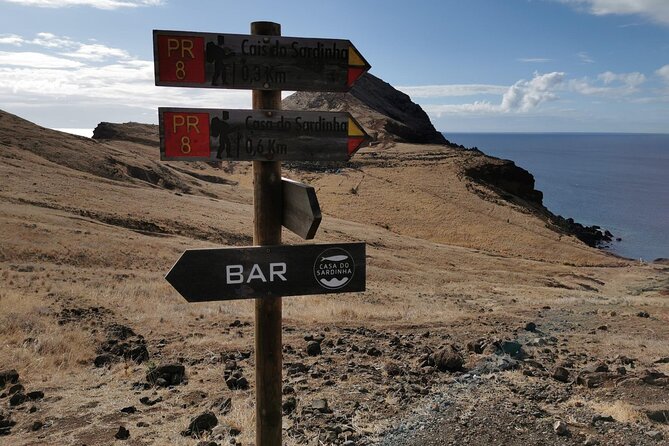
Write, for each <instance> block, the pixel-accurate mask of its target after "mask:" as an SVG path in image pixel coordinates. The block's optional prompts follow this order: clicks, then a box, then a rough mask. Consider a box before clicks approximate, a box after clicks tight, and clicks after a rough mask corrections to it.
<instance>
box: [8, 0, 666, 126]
mask: <svg viewBox="0 0 669 446" xmlns="http://www.w3.org/2000/svg"><path fill="white" fill-rule="evenodd" d="M255 20H270V21H275V22H279V23H281V24H282V28H283V34H284V35H289V36H300V37H323V38H343V39H350V40H351V41H352V42H353V43H354V44H355V45H356V47H357V48H358V49H359V50H360V52H361V53H362V54H363V55H364V56H365V58H366V59H367V60H368V61H369V62H370V63H371V65H372V70H371V72H372V73H373V74H375V75H376V76H378V77H380V78H382V79H384V80H385V81H387V82H389V83H390V84H392V85H393V86H395V87H396V88H398V89H401V90H402V91H405V92H406V93H407V94H409V95H410V96H411V97H412V98H413V100H414V101H415V102H417V103H419V104H420V105H421V106H422V107H423V108H424V109H425V110H426V111H427V112H428V114H429V115H430V117H431V119H432V121H433V122H434V124H435V127H437V129H439V130H442V131H447V132H478V131H493V132H497V131H511V132H552V131H592V132H664V133H667V132H669V0H466V1H465V0H440V1H436V0H435V1H414V2H407V1H395V0H385V1H381V0H378V1H372V0H356V1H349V0H338V1H333V2H321V1H318V2H316V1H293V0H283V1H253V0H246V1H228V0H217V1H181V0H61V1H57V0H0V79H2V81H1V82H0V109H3V110H6V111H9V112H11V113H14V114H18V115H19V116H21V117H24V118H26V119H29V120H31V121H33V122H36V123H38V124H40V125H43V126H46V127H52V128H93V127H95V125H96V124H97V123H98V122H100V121H112V122H127V121H139V122H149V123H155V122H157V107H158V106H181V107H220V108H226V107H227V108H250V93H249V92H245V91H214V90H212V89H202V90H198V89H186V88H166V87H155V86H154V85H153V60H152V58H153V54H152V36H151V31H152V30H153V29H172V30H184V31H203V32H219V33H240V34H245V33H248V31H249V23H250V22H252V21H255Z"/></svg>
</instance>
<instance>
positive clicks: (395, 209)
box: [0, 112, 669, 445]
mask: <svg viewBox="0 0 669 446" xmlns="http://www.w3.org/2000/svg"><path fill="white" fill-rule="evenodd" d="M154 128H155V127H143V126H139V127H138V126H126V127H121V130H123V132H125V133H124V136H123V138H122V139H121V140H118V139H113V138H114V137H112V139H109V138H108V139H102V140H98V141H95V140H90V139H86V138H80V137H76V136H71V135H66V134H63V133H59V132H54V131H50V130H46V129H43V128H40V127H38V126H35V125H33V124H31V123H29V122H27V121H24V120H22V119H20V118H18V117H15V116H12V115H10V114H8V113H4V112H2V113H0V178H2V179H3V180H2V181H1V182H0V277H1V278H2V285H3V286H2V289H0V337H1V338H2V339H3V342H2V345H1V346H0V381H2V383H1V384H0V388H2V390H0V434H3V435H0V444H3V445H4V444H11V445H42V444H45V443H51V444H115V443H116V442H117V440H116V439H115V435H116V434H118V432H119V427H120V426H124V427H125V428H127V429H128V430H129V435H130V437H129V439H128V440H126V443H127V444H132V445H150V444H156V445H159V444H160V445H162V444H177V445H196V444H198V442H199V441H200V439H196V438H192V437H190V436H183V435H181V432H182V431H184V430H185V429H186V427H187V426H188V424H189V421H190V419H191V418H192V417H194V416H195V415H198V414H200V413H203V412H204V411H207V410H209V411H211V412H212V413H214V415H215V416H216V417H217V420H218V423H219V425H218V426H217V427H216V428H215V429H214V432H213V433H208V432H205V433H203V435H202V437H203V438H206V439H211V440H213V441H215V442H216V443H218V444H231V443H230V442H231V439H232V438H234V439H235V444H238V443H241V444H244V445H248V444H250V443H252V442H253V429H254V420H253V413H254V409H253V401H254V385H253V382H254V374H253V370H254V358H253V326H252V324H253V302H250V301H228V302H213V303H205V304H187V303H185V301H183V299H182V298H181V297H180V296H178V295H177V294H176V293H175V292H174V291H173V290H172V289H171V288H170V287H169V286H168V285H167V284H166V282H165V281H164V279H163V276H164V274H165V273H166V272H167V270H168V269H169V268H170V266H171V265H172V264H173V262H174V261H175V260H176V259H177V258H178V256H179V255H180V253H181V252H182V251H183V250H184V249H187V248H195V247H205V246H209V247H210V246H221V245H249V244H250V243H251V233H252V229H251V227H252V222H251V199H252V197H251V191H250V183H251V178H250V165H249V164H248V163H236V164H224V165H222V166H210V165H208V164H200V163H160V162H159V161H157V159H158V150H157V141H154V142H153V143H150V144H144V142H146V141H148V140H150V138H152V136H151V135H152V134H153V135H155V133H154V132H153V129H154ZM133 132H135V133H133ZM136 133H139V136H141V138H148V139H137V138H135V137H134V136H133V135H136ZM147 135H148V136H147ZM495 162H498V161H494V160H490V159H489V158H486V157H484V156H483V155H481V154H479V153H476V152H468V151H462V150H456V149H453V148H449V147H447V146H443V145H427V146H425V145H421V146H417V145H409V144H395V143H392V144H391V143H388V144H386V145H384V150H383V151H375V150H374V148H366V149H364V150H362V151H361V152H360V153H359V155H357V156H356V158H355V159H354V160H353V162H352V163H351V164H350V165H348V166H344V167H341V168H339V169H338V170H332V171H328V170H326V171H318V172H316V171H305V170H300V171H297V170H289V169H285V170H284V174H285V175H286V176H289V177H292V178H296V179H302V180H305V181H307V182H309V183H311V184H313V185H314V186H316V187H317V190H318V191H317V193H318V198H319V200H320V202H321V207H322V208H323V213H324V219H323V224H322V226H321V228H320V230H319V233H318V235H317V237H316V242H328V241H354V240H363V241H365V242H367V244H368V291H366V292H365V293H361V294H342V295H337V296H336V297H324V296H305V297H296V298H286V299H285V300H284V328H285V329H284V346H285V347H284V385H285V386H286V389H285V393H286V395H285V402H286V408H285V410H286V415H285V417H284V428H285V435H284V438H285V442H286V444H315V443H314V441H318V439H319V438H320V442H321V444H345V442H346V441H353V442H354V444H358V445H365V444H375V443H379V442H381V441H384V440H383V439H384V438H387V439H388V440H387V441H389V442H391V441H400V443H399V444H407V443H408V442H409V439H407V437H402V435H407V432H409V433H411V431H412V429H414V428H412V427H410V426H413V425H412V424H410V423H413V422H414V421H410V420H413V418H411V417H417V418H416V421H415V422H416V423H419V424H420V423H425V421H424V419H423V418H421V416H420V414H421V410H422V409H423V408H425V407H428V406H429V405H431V404H432V403H436V404H438V405H440V404H442V403H443V402H449V404H448V405H447V406H448V407H449V408H452V411H450V412H449V410H451V409H448V410H446V409H445V408H444V409H443V410H442V409H439V411H441V412H438V413H439V414H440V415H441V416H443V417H445V419H448V420H455V419H457V420H464V419H465V418H466V419H467V420H471V421H469V422H470V423H471V424H469V425H470V426H472V429H473V430H472V432H473V433H472V434H471V435H469V436H465V437H463V436H462V435H460V437H461V438H470V439H471V440H470V442H469V443H468V444H476V442H475V439H476V438H477V436H476V432H477V431H476V429H480V431H479V432H480V434H481V435H483V434H486V435H493V432H494V431H491V430H489V429H486V428H485V427H486V423H485V422H484V421H481V422H479V421H478V420H486V419H488V418H486V417H489V416H490V414H488V413H487V412H483V411H477V409H476V401H477V399H479V398H481V396H480V395H478V394H477V393H476V392H474V391H471V392H468V391H466V389H467V388H468V386H473V385H475V384H472V376H480V375H481V373H480V372H479V371H478V370H483V369H480V368H479V367H487V366H486V364H489V363H490V364H493V366H492V368H488V369H485V370H487V372H486V376H487V377H488V378H486V380H487V381H486V383H489V384H486V385H490V386H491V387H489V389H491V391H490V392H487V393H486V395H487V398H490V401H491V407H497V408H498V410H503V408H504V407H506V406H504V405H503V404H506V402H509V404H510V401H514V402H515V403H516V404H517V405H519V406H522V407H528V409H527V410H528V411H529V412H527V413H529V414H534V413H540V414H542V416H541V417H534V415H532V417H529V418H528V417H526V416H525V415H523V414H525V412H519V413H518V416H519V417H525V418H527V420H528V421H527V422H526V424H524V425H523V428H524V429H525V431H523V432H525V433H524V434H523V435H520V434H518V435H516V436H514V435H512V434H508V435H506V436H500V437H499V438H500V443H499V444H502V440H501V439H503V443H504V444H511V445H515V444H527V443H530V444H533V442H534V443H537V442H540V441H542V440H543V439H544V438H546V435H550V436H551V437H550V438H554V436H555V435H556V434H554V433H552V432H551V430H550V429H551V426H552V423H553V422H554V421H556V420H558V419H560V420H564V421H565V422H568V423H569V428H570V432H571V433H572V437H569V438H571V439H573V441H574V444H577V443H576V441H577V440H578V441H580V443H578V444H581V443H582V442H583V441H584V440H585V437H583V439H582V440H583V441H581V437H580V436H579V435H581V434H583V435H584V436H586V435H588V436H594V437H595V439H598V441H600V444H628V443H629V442H630V441H632V440H633V439H634V441H636V444H661V441H662V439H663V438H668V437H667V435H668V434H669V432H668V430H667V428H666V424H663V423H662V422H657V421H652V420H651V419H649V418H648V416H647V413H648V412H649V411H650V412H652V411H653V410H656V411H657V410H660V411H661V410H664V408H665V406H666V394H667V393H666V392H667V387H666V384H663V383H664V381H662V380H663V379H664V378H662V374H663V373H669V369H668V368H667V367H668V365H667V364H666V363H664V362H658V363H655V361H657V360H658V359H661V358H663V357H667V356H669V349H668V348H667V345H669V343H668V342H667V339H669V332H668V329H667V327H668V326H669V324H667V322H669V310H668V307H667V299H668V298H669V279H668V274H667V272H668V270H667V267H666V266H662V265H637V264H634V263H632V262H628V261H624V260H621V259H617V258H614V257H611V256H609V255H606V254H603V253H602V252H600V251H598V250H595V249H592V248H589V247H587V246H586V245H584V244H583V243H581V242H580V241H578V240H577V239H575V238H573V237H570V236H565V235H563V234H561V233H560V232H556V231H554V230H552V229H550V228H548V227H546V224H547V223H546V221H545V220H543V219H542V218H541V216H540V215H536V214H535V213H533V211H532V210H531V206H530V207H528V206H525V205H524V204H523V202H524V201H525V202H527V199H528V197H524V198H523V197H522V196H521V195H524V194H523V193H521V192H519V195H518V196H512V197H508V196H504V195H505V193H504V192H501V191H500V190H499V189H496V188H493V187H488V186H486V185H482V184H481V183H478V182H476V181H473V180H472V179H471V178H470V177H469V176H467V175H466V171H467V169H469V168H471V167H472V166H478V165H480V164H481V163H484V164H485V163H495ZM530 198H531V197H530ZM284 241H285V242H286V243H304V242H303V241H301V240H299V239H297V237H296V236H294V235H291V234H289V233H287V232H285V231H284ZM640 312H641V313H643V312H645V313H646V314H647V315H648V317H639V316H637V314H639V313H640ZM531 321H532V322H534V323H536V325H537V326H538V331H537V332H525V330H524V329H523V328H524V327H525V325H526V323H528V322H531ZM603 326H606V329H603V328H601V327H603ZM314 338H316V339H319V340H320V342H321V348H322V352H321V354H319V355H317V356H309V355H308V354H307V352H306V346H307V341H306V340H305V339H314ZM479 339H482V340H483V341H481V346H482V348H481V349H480V351H481V352H480V353H478V352H479V350H478V349H476V348H474V349H473V350H471V351H470V350H469V348H468V343H469V342H470V341H477V340H479ZM537 339H538V340H537ZM504 340H517V341H518V342H520V343H521V344H522V346H523V351H524V356H523V357H519V356H517V355H516V356H514V357H513V358H511V357H508V355H504V354H503V351H501V350H499V348H498V347H500V346H502V345H503V344H502V341H504ZM449 345H454V346H455V348H456V350H457V352H458V355H460V356H461V357H462V359H463V361H464V363H463V367H464V370H463V371H457V372H449V371H440V370H439V367H438V365H437V363H436V362H435V358H437V357H438V355H437V353H438V352H440V351H442V349H443V348H445V347H447V346H449ZM447 348H451V347H447ZM144 352H146V353H144ZM622 357H627V358H632V359H633V361H632V362H625V361H626V360H624V359H622ZM100 358H102V359H100ZM507 358H508V359H509V360H511V359H513V361H516V362H515V363H514V367H512V368H513V370H509V371H504V370H503V367H500V366H495V364H498V361H506V360H507ZM96 359H97V360H98V362H101V361H103V360H104V361H108V363H107V364H100V365H102V366H101V367H96V365H95V362H96ZM598 360H599V361H603V362H605V363H606V365H607V367H608V370H609V372H606V374H605V375H597V379H601V381H600V383H601V385H598V386H596V387H592V388H590V387H589V386H588V385H582V384H577V375H578V374H579V373H581V374H583V373H586V375H587V373H589V372H582V369H583V368H585V367H586V366H588V365H589V364H590V363H593V362H596V361H598ZM563 361H571V363H570V364H569V365H568V367H567V371H568V373H569V376H570V378H569V380H568V382H566V383H563V382H560V381H556V380H555V379H553V378H551V377H550V375H551V373H552V370H553V368H554V367H556V366H557V365H558V364H561V363H562V362H563ZM166 362H169V363H174V362H176V363H179V364H181V365H183V366H184V367H185V379H184V380H181V381H179V380H177V381H175V383H174V385H172V386H170V387H159V386H157V387H156V386H154V385H152V384H150V383H149V382H147V378H146V374H147V372H148V371H149V370H151V369H153V367H155V366H156V365H159V364H162V363H166ZM620 367H623V368H624V369H625V371H626V373H627V375H625V376H623V375H621V373H622V372H620V370H617V369H619V368H620ZM11 369H14V370H16V371H17V373H18V378H17V379H16V380H15V379H14V378H12V376H13V375H12V374H7V373H5V374H3V372H7V371H9V370H11ZM649 369H655V370H656V371H657V374H656V375H652V376H655V378H653V379H654V381H653V379H651V378H648V376H649V375H647V373H646V371H647V370H649ZM233 373H238V374H241V375H242V376H243V377H244V378H246V380H247V381H248V382H249V383H250V384H249V386H248V388H247V387H245V386H243V385H237V384H227V385H226V384H225V381H226V380H228V381H229V380H230V376H231V375H232V374H233ZM526 373H527V374H526ZM597 373H604V372H597ZM530 375H531V376H530ZM625 377H626V378H625ZM591 379H594V378H592V377H591ZM644 379H645V380H644ZM648 380H651V381H652V382H653V383H652V384H649V383H648V382H647V381H648ZM13 381H18V384H20V385H21V386H23V387H22V388H18V387H15V384H14V382H13ZM456 381H457V383H459V384H457V385H456ZM623 381H625V382H626V384H624V386H629V387H623V385H622V384H619V383H621V382H623ZM230 382H231V383H232V381H230ZM235 382H237V381H235ZM500 383H501V384H500ZM538 386H539V387H541V386H543V387H541V388H545V389H546V391H545V392H544V393H541V394H540V395H539V396H538V397H537V396H536V392H535V393H532V392H530V391H529V390H528V389H530V388H537V387H538ZM449 389H460V390H462V391H461V392H460V393H458V397H457V398H458V399H457V400H456V399H455V396H453V394H450V393H449ZM463 389H464V390H463ZM492 389H496V391H497V393H495V392H493V391H492ZM511 389H516V390H515V391H513V390H511ZM518 389H520V390H518ZM40 392H41V393H40ZM509 392H510V393H513V395H514V397H513V399H508V398H507V397H506V395H508V393H509ZM514 392H515V393H514ZM15 395H19V396H15ZM546 395H548V396H546ZM449 398H450V399H449ZM228 399H229V402H228ZM322 399H326V400H327V405H326V406H325V407H324V406H323V402H322V401H321V400H322ZM493 403H494V404H493ZM426 405H427V406H426ZM430 407H431V406H430ZM438 407H442V406H438ZM444 407H445V406H444ZM575 408H577V409H578V416H577V417H572V414H575V413H577V412H575ZM121 409H123V411H121ZM659 413H663V412H659ZM412 414H413V415H412ZM466 414H469V415H466ZM607 414H610V415H611V416H612V417H613V418H614V419H615V422H604V423H608V424H606V425H604V428H601V426H602V422H599V425H596V426H594V427H590V426H588V425H586V424H584V423H583V420H584V419H590V418H592V416H594V415H607ZM465 415H466V416H465ZM463 417H464V418H463ZM588 417H590V418H588ZM431 418H434V419H435V420H437V419H438V417H431ZM525 418H524V419H525ZM407 420H409V421H407ZM407 423H409V424H407ZM477 423H478V424H477ZM450 424H453V423H450ZM450 424H449V425H450ZM425 426H426V432H433V431H432V430H431V429H432V426H431V425H429V426H428V425H427V424H425ZM440 426H441V425H436V427H435V429H437V430H438V429H443V427H440ZM475 426H479V427H475ZM402 429H404V430H402ZM416 429H417V428H416ZM449 429H450V428H449ZM547 429H548V433H546V430H547ZM453 432H455V431H453ZM453 432H451V431H450V430H449V434H448V435H452V436H456V437H457V435H456V434H455V433H453ZM434 435H438V434H433V437H434ZM397 438H400V440H396V439H397ZM410 438H413V436H411V437H410ZM436 438H439V437H436ZM449 438H451V437H449ZM454 438H455V437H454ZM479 438H482V437H480V436H479ZM658 439H659V440H658ZM560 440H561V437H560V439H558V440H555V441H556V442H557V441H560ZM551 441H552V440H551ZM492 443H494V441H493V442H492ZM348 444H349V445H350V444H351V443H348ZM388 444H398V443H397V442H396V443H388ZM425 444H427V443H425ZM437 444H438V443H437ZM462 444H467V443H466V442H465V443H462ZM547 444H551V443H547ZM567 444H569V443H567Z"/></svg>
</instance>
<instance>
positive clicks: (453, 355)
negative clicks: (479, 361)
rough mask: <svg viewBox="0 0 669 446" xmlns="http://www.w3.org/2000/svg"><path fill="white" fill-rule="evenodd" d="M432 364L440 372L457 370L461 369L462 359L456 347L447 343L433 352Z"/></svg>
mask: <svg viewBox="0 0 669 446" xmlns="http://www.w3.org/2000/svg"><path fill="white" fill-rule="evenodd" d="M433 357H434V366H435V367H436V368H437V370H439V371H440V372H459V371H460V370H462V365H463V363H464V360H463V359H462V355H461V354H460V353H459V352H458V351H457V349H456V348H455V347H454V346H452V345H449V346H448V347H445V348H443V349H441V350H439V351H438V352H436V353H434V355H433Z"/></svg>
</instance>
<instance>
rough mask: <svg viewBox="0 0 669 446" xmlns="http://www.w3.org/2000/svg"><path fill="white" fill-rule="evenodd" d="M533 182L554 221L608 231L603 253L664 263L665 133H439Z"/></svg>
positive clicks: (668, 194) (667, 254)
mask: <svg viewBox="0 0 669 446" xmlns="http://www.w3.org/2000/svg"><path fill="white" fill-rule="evenodd" d="M444 136H445V137H446V138H447V139H448V140H449V141H451V142H452V143H456V144H462V145H464V146H466V147H468V148H471V147H478V148H479V149H480V150H481V151H482V152H484V153H486V154H488V155H491V156H496V157H498V158H505V159H510V160H513V161H514V162H515V163H516V165H518V166H520V167H522V168H524V169H526V170H528V171H529V172H530V173H532V174H533V175H534V178H535V188H536V189H538V190H540V191H542V192H543V193H544V205H545V206H546V207H547V208H548V209H550V210H551V211H552V212H553V213H554V214H559V215H562V216H563V217H565V218H567V217H572V218H573V219H574V220H575V221H577V222H579V223H582V224H584V225H588V226H590V225H598V226H601V227H602V228H603V229H608V230H609V231H611V232H612V233H613V235H614V237H620V238H621V239H622V240H621V241H614V242H612V243H611V245H610V246H609V247H608V248H606V249H609V250H610V251H612V252H614V253H616V254H618V255H620V256H623V257H628V258H632V259H643V260H646V261H650V260H654V259H656V258H660V257H663V258H669V134H606V133H444Z"/></svg>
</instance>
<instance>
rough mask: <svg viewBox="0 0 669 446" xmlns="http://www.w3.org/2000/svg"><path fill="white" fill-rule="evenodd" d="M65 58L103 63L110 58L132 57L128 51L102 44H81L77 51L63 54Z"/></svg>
mask: <svg viewBox="0 0 669 446" xmlns="http://www.w3.org/2000/svg"><path fill="white" fill-rule="evenodd" d="M61 54H62V55H63V56H67V57H72V58H75V59H85V60H90V61H102V60H105V59H109V58H114V57H117V58H121V59H128V58H129V57H130V55H129V54H128V52H127V51H125V50H122V49H119V48H110V47H108V46H104V45H100V44H97V43H96V44H81V45H80V46H79V48H77V50H76V51H74V52H70V53H61Z"/></svg>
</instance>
